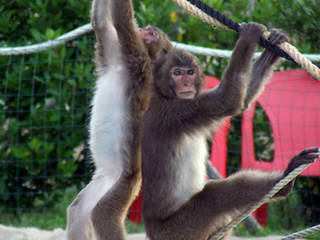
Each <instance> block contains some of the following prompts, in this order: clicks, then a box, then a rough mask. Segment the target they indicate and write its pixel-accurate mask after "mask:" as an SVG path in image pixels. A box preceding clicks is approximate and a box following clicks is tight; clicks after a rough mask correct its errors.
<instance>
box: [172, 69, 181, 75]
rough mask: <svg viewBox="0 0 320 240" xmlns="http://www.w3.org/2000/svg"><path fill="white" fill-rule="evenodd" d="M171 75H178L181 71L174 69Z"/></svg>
mask: <svg viewBox="0 0 320 240" xmlns="http://www.w3.org/2000/svg"><path fill="white" fill-rule="evenodd" d="M173 75H175V76H180V75H181V71H180V70H179V69H175V70H174V71H173Z"/></svg>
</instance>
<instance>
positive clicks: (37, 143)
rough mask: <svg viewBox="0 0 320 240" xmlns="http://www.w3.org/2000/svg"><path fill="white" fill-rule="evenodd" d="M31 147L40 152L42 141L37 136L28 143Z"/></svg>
mask: <svg viewBox="0 0 320 240" xmlns="http://www.w3.org/2000/svg"><path fill="white" fill-rule="evenodd" d="M28 146H29V148H30V149H31V150H32V151H34V152H36V153H37V152H39V151H40V147H41V142H40V140H39V139H37V138H33V139H32V140H31V141H30V142H29V143H28Z"/></svg>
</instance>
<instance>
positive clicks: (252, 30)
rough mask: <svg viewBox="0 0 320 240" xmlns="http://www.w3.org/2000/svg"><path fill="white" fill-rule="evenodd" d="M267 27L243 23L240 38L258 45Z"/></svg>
mask: <svg viewBox="0 0 320 240" xmlns="http://www.w3.org/2000/svg"><path fill="white" fill-rule="evenodd" d="M265 31H266V27H265V26H263V25H261V24H258V23H253V22H250V23H242V24H241V26H240V38H242V39H247V40H248V41H250V42H254V43H257V42H258V41H259V39H260V36H261V35H262V33H263V32H265Z"/></svg>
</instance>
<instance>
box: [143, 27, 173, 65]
mask: <svg viewBox="0 0 320 240" xmlns="http://www.w3.org/2000/svg"><path fill="white" fill-rule="evenodd" d="M139 36H140V38H141V39H142V41H143V43H144V45H145V46H146V48H147V50H148V53H149V56H150V58H151V59H152V60H156V59H158V58H160V57H162V56H163V55H165V54H167V53H168V52H169V51H170V50H171V49H172V48H173V46H172V44H171V41H170V39H169V37H168V36H167V35H166V34H165V33H163V32H162V31H161V30H160V29H158V28H156V27H152V26H148V27H145V28H139Z"/></svg>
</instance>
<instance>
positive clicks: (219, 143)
mask: <svg viewBox="0 0 320 240" xmlns="http://www.w3.org/2000/svg"><path fill="white" fill-rule="evenodd" d="M205 80H206V84H205V86H204V89H211V88H213V87H215V86H216V85H218V84H219V80H218V79H217V78H214V77H208V76H206V78H205ZM229 126H230V121H229V120H228V121H226V124H225V125H224V126H222V127H221V128H220V129H219V130H218V131H217V132H216V133H215V135H214V137H213V141H212V149H211V156H210V162H211V163H212V164H213V165H214V166H215V168H216V169H217V170H218V172H219V173H220V174H221V176H223V177H226V173H227V135H228V132H229ZM141 207H142V196H141V194H140V195H139V197H138V198H137V199H136V200H135V201H134V202H133V204H132V205H131V208H130V215H129V219H130V221H132V222H134V223H136V224H140V223H141Z"/></svg>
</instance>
